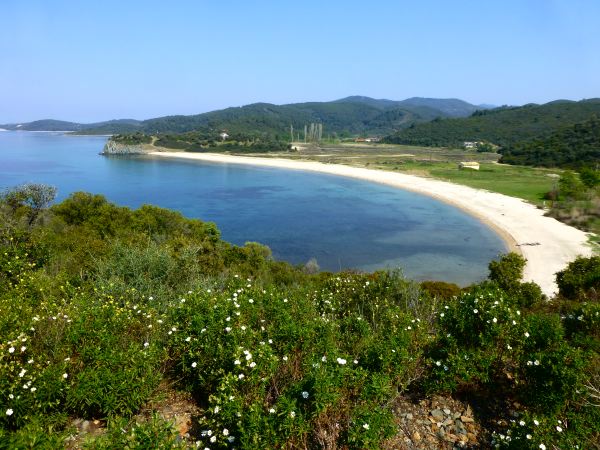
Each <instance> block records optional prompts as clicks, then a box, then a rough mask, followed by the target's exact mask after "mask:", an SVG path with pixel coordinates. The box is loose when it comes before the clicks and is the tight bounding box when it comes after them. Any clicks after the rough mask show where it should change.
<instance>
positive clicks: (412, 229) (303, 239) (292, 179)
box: [0, 132, 506, 285]
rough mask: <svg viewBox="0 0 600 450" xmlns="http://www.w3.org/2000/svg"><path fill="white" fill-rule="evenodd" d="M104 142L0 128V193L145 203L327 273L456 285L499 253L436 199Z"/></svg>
mask: <svg viewBox="0 0 600 450" xmlns="http://www.w3.org/2000/svg"><path fill="white" fill-rule="evenodd" d="M105 140H106V138H105V137H98V136H68V135H62V134H59V133H28V132H0V188H7V187H10V186H14V185H17V184H20V183H24V182H36V183H46V184H51V185H54V186H56V187H57V188H58V192H59V194H58V195H59V199H63V198H65V197H66V196H68V195H69V194H70V193H72V192H75V191H88V192H94V193H100V194H104V195H105V196H106V197H107V198H108V199H110V200H111V201H114V202H116V203H119V204H121V205H126V206H131V207H137V206H140V205H142V204H144V203H151V204H155V205H158V206H162V207H165V208H171V209H177V210H179V211H181V212H182V213H183V214H185V215H186V216H188V217H196V218H200V219H202V220H206V221H213V222H216V224H217V225H218V227H219V229H220V230H221V232H222V236H223V238H224V239H225V240H227V241H230V242H232V243H235V244H243V243H244V242H246V241H257V242H261V243H263V244H266V245H268V246H269V247H271V249H272V251H273V255H274V256H275V258H277V259H282V260H286V261H289V262H291V263H294V264H304V263H305V262H306V261H308V260H309V259H310V258H312V257H314V258H316V259H317V261H318V263H319V265H320V267H321V268H322V269H326V270H339V269H342V268H354V269H360V270H375V269H379V268H395V267H401V268H402V269H403V271H404V273H405V274H406V275H407V276H409V277H411V278H415V279H420V280H422V279H438V280H446V281H452V282H455V283H458V284H461V285H466V284H469V283H471V282H474V281H479V280H481V279H482V278H485V276H486V274H487V264H488V262H489V261H490V260H491V259H493V258H494V257H496V256H497V255H498V254H499V253H502V252H505V251H506V247H505V244H504V242H503V241H502V240H501V239H500V237H499V236H497V235H496V234H495V233H494V232H493V231H492V230H491V229H489V228H488V227H487V226H485V225H484V224H482V223H481V222H479V221H478V220H476V219H475V218H473V217H471V216H469V215H467V214H466V213H464V212H463V211H461V210H459V209H456V208H454V207H452V206H449V205H446V204H444V203H441V202H439V201H437V200H434V199H431V198H429V197H425V196H422V195H419V194H415V193H412V192H408V191H402V190H398V189H394V188H391V187H387V186H383V185H378V184H373V183H368V182H365V181H360V180H355V179H348V178H342V177H336V176H332V175H325V174H317V173H311V172H302V171H294V170H283V169H274V168H263V167H252V166H242V165H233V164H209V163H200V162H197V161H182V160H165V159H163V158H160V160H159V159H157V158H153V157H150V156H132V157H104V156H100V155H98V153H99V152H100V151H101V149H102V146H103V145H104V142H105Z"/></svg>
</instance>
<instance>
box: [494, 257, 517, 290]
mask: <svg viewBox="0 0 600 450" xmlns="http://www.w3.org/2000/svg"><path fill="white" fill-rule="evenodd" d="M525 263H526V261H525V258H523V257H522V256H521V255H518V254H516V253H509V254H507V255H503V256H502V257H501V258H500V260H499V261H492V262H490V264H489V266H488V267H489V269H490V274H489V276H488V278H489V279H490V280H491V281H494V282H496V283H498V286H500V287H501V288H502V289H504V290H505V291H508V290H511V289H515V288H516V287H517V286H518V285H519V284H520V282H521V278H523V269H524V268H525Z"/></svg>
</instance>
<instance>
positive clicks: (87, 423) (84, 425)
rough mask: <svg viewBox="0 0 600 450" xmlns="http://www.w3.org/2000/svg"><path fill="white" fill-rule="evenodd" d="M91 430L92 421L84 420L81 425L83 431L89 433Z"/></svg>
mask: <svg viewBox="0 0 600 450" xmlns="http://www.w3.org/2000/svg"><path fill="white" fill-rule="evenodd" d="M89 429H90V421H89V420H84V421H83V422H82V423H81V431H88V430H89Z"/></svg>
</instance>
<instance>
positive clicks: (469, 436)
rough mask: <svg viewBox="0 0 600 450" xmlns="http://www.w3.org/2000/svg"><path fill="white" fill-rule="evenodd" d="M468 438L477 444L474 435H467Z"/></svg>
mask: <svg viewBox="0 0 600 450" xmlns="http://www.w3.org/2000/svg"><path fill="white" fill-rule="evenodd" d="M467 438H468V439H469V441H471V442H477V436H475V435H474V434H473V433H467Z"/></svg>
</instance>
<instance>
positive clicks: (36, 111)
mask: <svg viewBox="0 0 600 450" xmlns="http://www.w3.org/2000/svg"><path fill="white" fill-rule="evenodd" d="M599 24H600V1H599V0H472V1H471V0H453V1H449V0H419V1H407V0H389V1H380V0H369V1H364V0H363V1H354V0H343V1H337V0H326V1H313V0H305V1H303V2H290V1H284V0H273V1H260V0H259V1H249V0H190V1H185V0H172V1H164V0H162V1H150V0H146V1H134V0H118V1H117V0H2V1H1V3H0V123H6V122H20V121H30V120H34V119H40V118H56V119H63V120H73V121H82V122H89V121H97V120H106V119H111V118H137V119H146V118H150V117H157V116H162V115H168V114H194V113H200V112H205V111H210V110H213V109H219V108H224V107H228V106H240V105H244V104H248V103H253V102H258V101H264V102H271V103H276V104H282V103H292V102H300V101H327V100H333V99H337V98H341V97H345V96H348V95H355V94H359V95H367V96H370V97H376V98H389V99H395V100H400V99H403V98H407V97H412V96H423V97H439V98H449V97H455V98H461V99H464V100H466V101H469V102H472V103H477V104H478V103H493V104H497V105H500V104H523V103H528V102H537V103H541V102H546V101H550V100H554V99H558V98H568V99H574V100H578V99H581V98H590V97H600V25H599Z"/></svg>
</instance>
